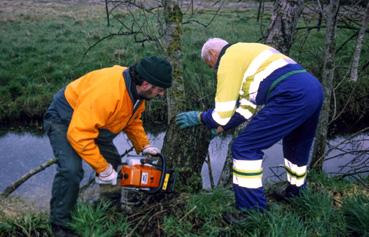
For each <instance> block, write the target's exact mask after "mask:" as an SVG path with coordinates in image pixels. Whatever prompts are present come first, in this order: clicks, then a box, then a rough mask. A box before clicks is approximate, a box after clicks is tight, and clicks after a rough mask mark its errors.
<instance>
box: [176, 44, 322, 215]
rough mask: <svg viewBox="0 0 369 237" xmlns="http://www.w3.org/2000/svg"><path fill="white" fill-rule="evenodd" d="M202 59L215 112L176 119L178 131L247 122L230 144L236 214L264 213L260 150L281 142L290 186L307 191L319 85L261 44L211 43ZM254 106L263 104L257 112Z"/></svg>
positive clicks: (292, 190) (287, 192)
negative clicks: (212, 73) (212, 75)
mask: <svg viewBox="0 0 369 237" xmlns="http://www.w3.org/2000/svg"><path fill="white" fill-rule="evenodd" d="M201 57H202V59H203V60H204V61H205V63H206V64H207V65H208V66H209V67H211V68H213V69H214V70H216V73H217V88H216V96H215V108H214V109H210V110H208V111H205V112H199V111H190V112H184V113H180V114H178V115H177V117H176V121H177V124H179V126H180V127H181V128H186V127H191V126H195V125H199V124H204V125H206V126H207V127H208V128H210V129H217V130H218V132H219V131H223V130H227V129H230V128H233V127H235V126H237V125H239V124H241V123H242V122H245V121H247V120H249V123H248V125H247V126H246V128H245V129H243V130H242V131H241V132H240V133H239V135H238V137H237V138H236V139H235V140H234V141H233V144H232V156H233V189H234V192H235V198H236V207H237V208H238V209H240V210H248V209H261V210H262V209H264V208H265V207H266V198H265V196H264V189H263V185H262V172H263V169H262V160H263V154H264V153H263V150H265V149H267V148H269V147H270V146H272V145H273V144H275V143H276V142H278V141H279V140H281V139H282V140H283V153H284V162H285V167H286V170H287V180H288V182H289V186H288V187H287V189H286V190H285V195H286V197H292V196H294V195H298V194H299V193H300V191H301V190H302V188H304V187H305V184H306V182H305V180H306V173H307V163H308V158H309V151H310V149H311V145H312V142H313V138H314V136H315V130H316V126H317V123H318V118H319V113H320V109H321V105H322V101H323V90H322V87H321V84H320V82H319V81H318V80H317V79H316V78H315V77H314V76H313V75H311V74H310V73H308V72H307V71H306V70H305V69H304V68H303V67H302V66H300V65H299V64H297V63H296V62H295V61H294V60H292V59H291V58H289V57H287V56H286V55H283V54H281V53H280V52H279V51H277V50H276V49H274V48H272V47H270V46H267V45H264V44H259V43H236V44H232V45H231V44H228V42H227V41H225V40H223V39H220V38H213V39H209V40H208V41H207V42H206V43H205V44H204V45H203V47H202V52H201ZM257 105H263V107H262V108H261V110H260V111H259V112H257V113H255V112H256V107H257Z"/></svg>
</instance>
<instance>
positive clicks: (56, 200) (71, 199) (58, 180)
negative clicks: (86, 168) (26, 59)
mask: <svg viewBox="0 0 369 237" xmlns="http://www.w3.org/2000/svg"><path fill="white" fill-rule="evenodd" d="M44 129H45V132H46V133H47V135H48V136H49V139H50V144H51V146H52V149H53V152H54V155H55V157H56V158H57V159H58V162H57V172H56V175H55V177H54V181H53V185H52V193H51V201H50V222H51V224H56V225H62V226H67V225H68V223H69V222H70V219H71V212H72V211H73V209H74V207H75V205H76V202H77V198H78V193H79V186H80V182H81V180H82V178H83V173H84V172H83V169H82V159H81V158H80V157H79V156H78V154H77V153H76V152H75V151H74V149H73V148H72V147H71V145H70V144H69V142H68V140H67V137H66V136H67V135H66V134H67V130H68V124H67V123H65V122H64V121H61V120H60V119H59V118H58V117H57V116H54V115H50V114H46V116H45V119H44ZM115 136H116V134H113V133H111V132H109V131H107V130H100V132H99V137H98V139H96V141H95V142H96V144H97V145H98V147H99V149H100V152H101V154H102V155H103V156H104V158H105V159H106V160H107V161H108V162H109V163H110V164H111V165H112V166H113V167H114V169H115V170H117V167H118V165H119V164H120V163H121V159H120V156H119V154H118V151H117V149H116V147H115V146H114V144H113V138H114V137H115ZM116 195H119V194H118V193H116ZM112 198H113V197H112ZM115 199H116V197H115Z"/></svg>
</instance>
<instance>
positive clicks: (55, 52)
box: [0, 0, 369, 130]
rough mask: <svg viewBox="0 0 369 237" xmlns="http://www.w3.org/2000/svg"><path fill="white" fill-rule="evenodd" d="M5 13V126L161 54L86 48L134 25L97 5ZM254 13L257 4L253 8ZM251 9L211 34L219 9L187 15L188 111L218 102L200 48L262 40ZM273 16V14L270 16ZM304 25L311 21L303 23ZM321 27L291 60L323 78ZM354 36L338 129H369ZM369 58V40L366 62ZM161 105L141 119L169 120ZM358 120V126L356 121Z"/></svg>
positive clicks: (109, 43) (132, 47)
mask: <svg viewBox="0 0 369 237" xmlns="http://www.w3.org/2000/svg"><path fill="white" fill-rule="evenodd" d="M0 4H1V9H2V11H1V12H0V23H1V24H0V32H1V34H0V93H1V97H0V122H1V124H2V125H3V126H9V125H12V124H14V123H18V124H22V125H25V124H29V123H35V124H36V125H40V122H41V121H42V115H43V113H44V111H45V110H46V108H47V106H48V104H49V103H50V101H51V98H52V95H53V94H54V93H55V92H56V91H57V90H58V89H59V88H60V87H62V86H64V85H66V84H67V83H68V82H70V81H71V80H73V79H76V78H78V77H79V76H81V75H83V74H84V73H86V72H88V71H91V70H94V69H98V68H102V67H107V66H111V65H115V64H121V65H130V64H132V63H134V62H136V61H137V60H138V59H139V58H141V57H143V56H145V55H152V54H163V52H161V51H159V50H158V49H157V48H155V47H154V45H153V44H150V43H145V44H138V43H135V42H134V38H133V37H131V36H119V37H112V38H109V39H106V40H104V41H102V42H101V43H99V44H98V45H97V46H96V47H93V48H92V49H91V50H89V51H88V53H87V54H86V51H87V49H88V48H89V47H90V46H91V45H93V44H94V43H96V42H97V41H98V40H100V39H101V38H103V37H104V36H106V35H108V34H110V33H115V32H117V31H118V30H119V28H120V27H121V25H120V24H119V23H118V21H117V19H125V20H127V19H129V18H127V17H126V16H125V15H124V13H119V14H116V15H114V16H113V17H112V19H111V22H112V26H110V27H107V23H106V18H105V11H104V4H103V2H99V1H89V2H88V3H87V4H86V3H84V2H83V1H43V2H39V1H34V0H27V1H20V0H14V1H8V0H4V1H1V3H0ZM255 6H256V5H255ZM255 6H254V7H240V8H237V9H234V8H233V9H231V10H230V9H226V8H225V9H222V10H221V11H220V12H219V13H218V15H217V17H215V18H214V20H213V21H212V24H211V25H210V26H209V27H203V26H202V25H200V24H198V23H196V22H202V23H207V22H209V21H210V20H211V19H212V18H213V16H214V14H215V10H199V11H197V12H196V14H195V15H191V14H190V12H188V11H187V12H185V15H184V22H186V24H184V27H183V37H182V44H183V47H182V48H183V51H182V56H183V66H184V78H185V83H186V84H185V86H186V89H187V91H190V92H191V93H188V109H203V108H204V107H207V106H209V105H212V103H213V95H214V93H215V92H214V91H215V81H214V80H213V78H214V74H213V72H212V71H211V70H209V69H208V68H207V67H206V66H205V64H203V63H202V62H201V60H200V49H201V46H202V44H203V42H204V41H205V40H206V39H207V38H209V37H214V36H217V37H223V38H225V39H227V40H229V41H230V42H238V41H249V42H251V41H254V42H255V41H258V40H260V39H261V35H262V33H261V32H264V31H265V29H266V27H267V23H268V21H269V18H268V16H269V14H270V10H271V9H270V8H267V10H266V13H265V14H266V15H264V18H263V21H262V22H263V24H260V22H257V21H256V9H255ZM268 12H269V13H268ZM302 19H303V18H302ZM305 20H306V19H305ZM315 20H316V19H314V17H312V18H310V19H309V21H303V20H301V22H300V24H299V25H300V26H305V25H311V24H314V22H315ZM324 34H325V32H324V28H322V29H321V30H320V31H317V30H314V29H313V30H309V31H307V30H299V31H298V33H297V35H296V41H295V44H294V45H293V47H292V50H291V56H292V57H293V58H295V59H296V60H297V61H299V62H301V64H303V65H304V66H306V67H307V69H309V70H310V71H312V72H313V73H314V74H315V75H316V76H317V77H320V75H321V66H322V60H323V51H324ZM351 34H352V32H351V31H349V30H347V29H346V30H345V29H339V30H338V37H337V45H338V47H339V46H341V45H344V46H343V47H342V48H341V47H340V48H341V49H340V50H339V52H338V53H337V72H336V79H335V83H336V87H335V89H336V91H335V99H336V101H335V103H334V104H335V105H336V106H337V107H336V108H335V109H336V111H340V110H341V109H342V108H345V112H344V113H343V117H342V118H343V119H341V120H339V121H336V123H334V124H332V129H333V130H341V129H342V128H343V127H347V126H349V127H350V126H352V125H353V124H354V125H355V124H356V125H357V126H362V124H364V125H367V122H366V121H368V118H369V108H368V107H369V105H368V104H367V103H366V101H367V99H368V96H369V95H368V93H367V92H368V91H369V80H368V77H369V76H368V75H369V73H368V72H369V69H368V68H366V70H364V71H361V72H360V81H359V82H358V83H352V82H348V81H346V80H345V78H346V76H347V70H348V68H349V66H350V63H351V61H350V57H351V55H352V53H353V50H354V45H355V42H354V41H350V42H349V43H348V44H343V43H344V42H345V41H346V40H347V39H348V35H351ZM368 56H369V41H366V43H365V45H364V48H363V55H362V57H361V58H362V59H366V58H368ZM163 103H164V100H161V101H160V100H154V101H152V102H151V103H150V105H149V106H148V112H147V113H146V115H145V117H144V119H147V120H155V121H165V108H164V107H163V106H162V104H163ZM354 121H355V122H354Z"/></svg>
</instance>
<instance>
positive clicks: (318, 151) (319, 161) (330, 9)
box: [312, 0, 340, 170]
mask: <svg viewBox="0 0 369 237" xmlns="http://www.w3.org/2000/svg"><path fill="white" fill-rule="evenodd" d="M339 6H340V3H339V0H330V1H329V4H328V5H327V7H326V8H325V9H322V11H324V14H322V15H323V16H325V21H326V34H325V46H324V48H325V49H324V63H323V71H322V84H323V88H324V96H325V97H324V101H323V106H322V110H321V113H320V119H319V124H318V129H317V134H316V141H315V145H314V150H313V158H312V166H313V168H315V169H318V170H321V169H322V167H323V161H324V155H325V148H326V144H327V135H328V124H329V116H330V111H331V109H330V108H331V103H330V102H331V96H332V91H333V79H334V70H335V53H336V29H337V15H338V11H339Z"/></svg>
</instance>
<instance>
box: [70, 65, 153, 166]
mask: <svg viewBox="0 0 369 237" xmlns="http://www.w3.org/2000/svg"><path fill="white" fill-rule="evenodd" d="M126 69H127V68H125V67H122V66H113V67H109V68H104V69H100V70H96V71H92V72H90V73H88V74H86V75H84V76H82V77H80V78H78V79H77V80H75V81H73V82H71V83H70V84H69V85H67V87H66V89H65V92H64V95H65V98H66V100H67V101H68V103H69V105H70V106H71V107H72V108H73V115H72V119H71V121H70V124H69V127H68V132H67V139H68V141H69V142H70V144H71V145H72V147H73V148H74V150H75V151H76V152H77V153H78V154H79V156H80V157H81V158H82V159H83V160H85V161H86V162H87V163H88V164H89V165H90V166H91V167H93V168H94V169H95V170H96V172H97V173H100V172H102V171H104V170H105V169H106V168H107V167H108V162H107V161H106V160H105V159H104V157H103V156H102V154H101V153H100V151H99V148H98V146H97V145H96V143H95V139H96V138H97V137H98V135H99V129H107V130H109V131H110V132H112V133H114V134H118V133H119V132H121V131H124V132H125V133H126V134H127V136H128V138H129V139H130V140H131V141H132V143H133V146H134V147H135V150H136V152H137V153H139V152H141V151H142V150H143V148H144V147H145V146H146V145H148V144H149V140H148V138H147V135H146V133H145V130H144V128H143V126H142V120H141V114H142V112H143V111H144V109H145V103H144V102H143V103H141V104H140V105H139V106H138V108H137V109H136V110H135V112H134V111H133V110H134V104H133V101H132V99H131V97H130V95H129V93H128V90H127V88H126V83H125V79H124V78H123V71H124V70H126ZM133 112H134V114H133Z"/></svg>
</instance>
